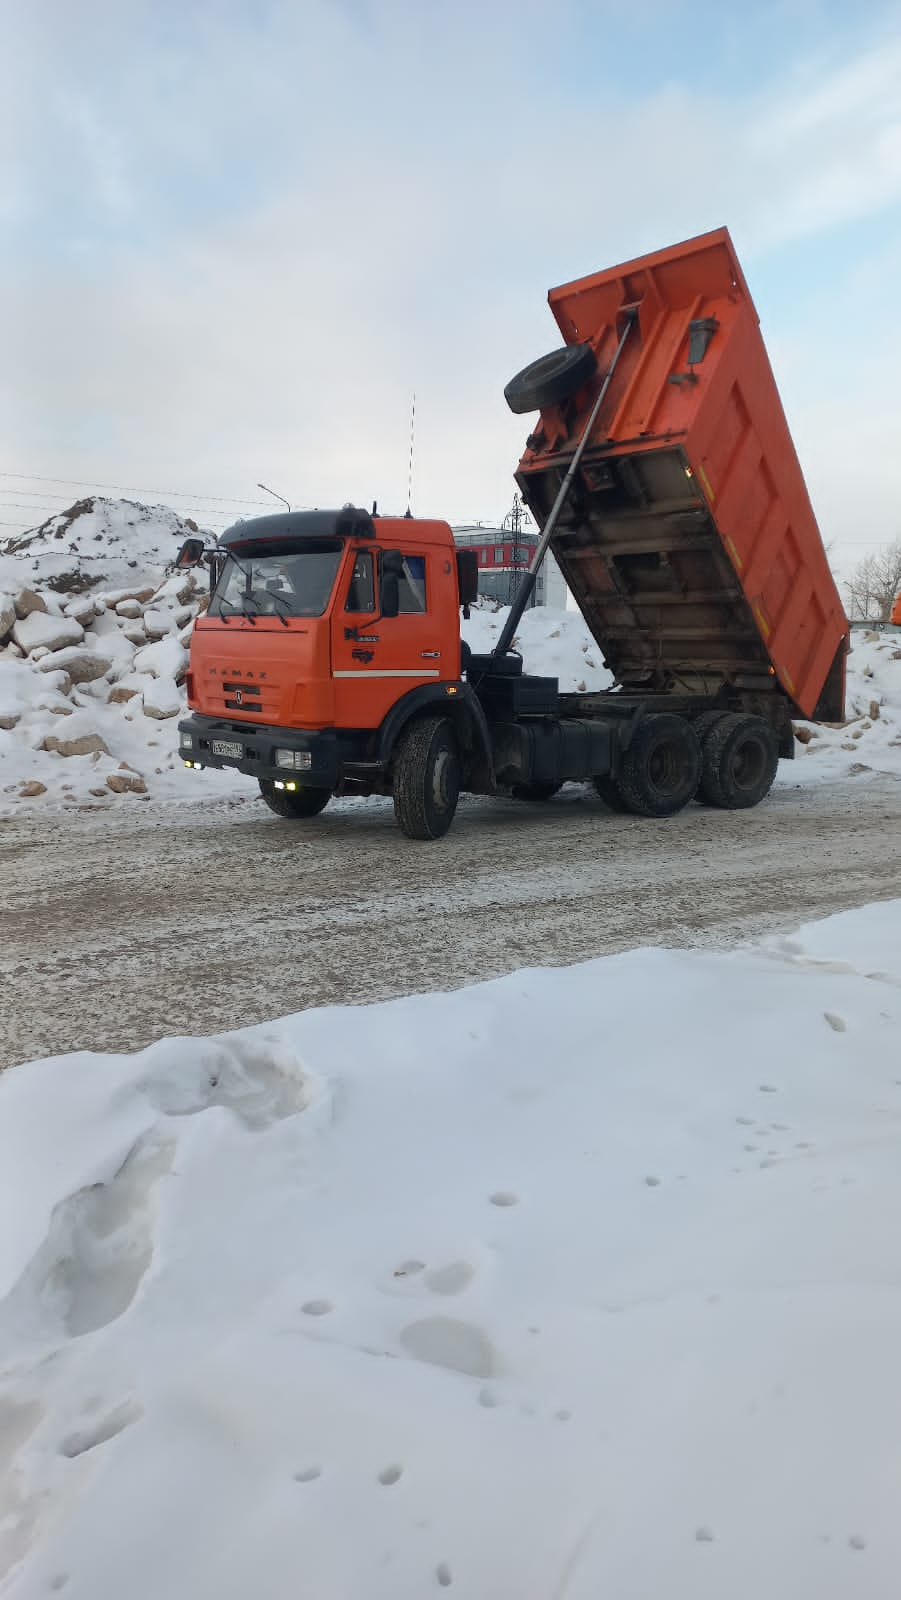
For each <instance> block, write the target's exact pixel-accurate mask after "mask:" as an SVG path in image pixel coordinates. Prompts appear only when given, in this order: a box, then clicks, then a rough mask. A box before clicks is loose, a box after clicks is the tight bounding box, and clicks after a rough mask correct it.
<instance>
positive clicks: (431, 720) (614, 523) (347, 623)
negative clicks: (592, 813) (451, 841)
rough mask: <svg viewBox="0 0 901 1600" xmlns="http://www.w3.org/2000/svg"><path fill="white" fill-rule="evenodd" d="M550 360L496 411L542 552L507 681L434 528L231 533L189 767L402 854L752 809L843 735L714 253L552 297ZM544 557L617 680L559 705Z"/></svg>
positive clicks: (659, 260)
mask: <svg viewBox="0 0 901 1600" xmlns="http://www.w3.org/2000/svg"><path fill="white" fill-rule="evenodd" d="M549 299H550V305H551V309H552V311H553V313H554V316H555V318H556V320H557V324H558V326H559V328H560V331H561V333H562V335H563V338H564V341H565V343H564V345H563V347H562V348H561V349H559V350H557V351H555V352H553V354H552V355H550V356H546V357H543V358H541V359H540V360H539V361H537V362H533V363H532V364H531V366H529V367H527V368H525V369H524V370H523V371H522V372H521V373H519V374H518V375H517V376H516V377H515V378H514V379H512V380H511V382H510V383H509V384H508V386H507V390H506V394H507V400H508V403H509V404H510V406H511V407H512V409H513V410H514V411H516V412H519V413H526V412H530V413H531V412H535V413H538V416H537V419H536V421H535V423H534V425H533V428H532V432H531V433H530V435H529V438H528V440H527V443H526V449H525V453H524V455H523V457H522V460H521V461H520V464H519V469H518V472H517V474H516V478H517V483H518V484H519V487H520V489H521V491H522V494H523V497H524V499H525V500H526V502H527V504H528V505H529V507H530V509H531V511H532V513H533V515H534V517H535V519H536V521H537V523H538V525H539V527H540V528H541V529H542V535H541V539H540V541H539V546H538V549H537V551H536V553H535V557H534V559H533V562H532V566H531V568H530V571H529V573H528V574H527V576H526V577H525V578H524V580H523V583H522V585H521V588H520V591H519V593H518V594H517V597H516V599H515V601H514V604H513V606H512V608H511V611H510V615H509V617H508V618H507V621H506V623H505V625H504V628H503V630H502V634H501V637H500V639H499V641H498V645H497V647H496V648H495V650H494V652H493V653H492V654H491V655H474V654H473V653H472V652H471V651H470V650H469V649H468V647H467V646H466V644H465V643H464V642H463V641H462V640H461V636H460V622H459V616H460V608H461V606H462V607H463V609H464V613H465V612H466V608H467V606H468V605H470V604H471V603H472V602H473V601H474V600H475V598H476V588H477V576H478V575H477V571H476V568H475V556H474V552H471V551H464V550H457V549H455V546H454V542H453V536H452V533H451V530H450V527H449V526H448V524H447V523H446V522H438V521H422V520H419V519H415V518H410V517H406V518H391V517H379V516H377V515H375V514H374V512H373V514H372V515H370V514H369V513H367V512H364V511H359V510H356V509H354V508H349V507H348V508H345V509H344V510H343V511H340V512H326V511H316V512H296V513H292V512H289V513H286V514H283V515H277V516H271V517H262V518H256V519H254V520H251V521H248V522H244V523H239V524H237V525H236V526H235V527H233V528H231V529H229V530H227V531H226V533H225V534H223V535H222V537H221V539H220V540H219V542H218V545H217V546H216V548H215V549H214V550H212V551H205V550H204V549H203V546H202V542H200V541H190V540H189V541H187V543H186V545H185V547H184V549H183V552H182V555H181V557H180V561H181V562H182V564H193V563H195V562H197V561H199V560H202V559H206V560H207V561H208V562H209V564H210V566H211V591H212V592H211V600H210V605H209V609H208V612H207V614H206V616H204V617H202V618H200V619H199V620H198V622H197V624H196V626H195V629H194V634H193V638H192V643H191V663H190V671H189V675H188V700H189V705H190V708H191V711H192V714H191V715H190V716H189V717H188V718H186V720H184V721H183V722H181V723H180V724H179V736H180V746H181V753H182V757H183V759H184V760H185V762H186V764H187V765H188V766H191V767H204V766H213V767H233V768H237V769H238V770H240V771H242V772H245V773H247V774H248V775H249V776H252V777H254V778H256V779H257V781H258V783H259V786H260V790H261V793H262V795H263V798H264V799H265V800H266V802H267V804H268V805H269V806H270V807H271V808H272V809H273V810H274V811H275V812H277V813H278V814H279V815H281V816H284V817H310V816H313V815H315V814H316V813H318V812H320V811H321V810H322V809H323V807H324V806H325V805H326V804H327V803H328V800H329V799H330V797H331V796H332V795H334V794H373V793H377V794H391V795H393V797H394V807H395V812H396V815H397V820H398V822H399V824H400V827H401V829H402V830H403V832H404V833H405V834H406V835H407V836H408V837H410V838H415V839H434V838H438V837H440V836H441V835H442V834H444V833H445V832H446V831H447V828H448V827H449V826H450V823H451V821H452V819H453V815H454V812H455V809H456V805H457V800H458V797H459V794H460V793H461V792H463V791H469V792H471V793H477V794H500V795H513V796H515V797H517V798H521V799H523V800H536V801H543V800H547V799H550V797H551V796H552V795H553V794H554V793H556V791H557V789H559V788H560V786H561V785H562V784H563V783H565V782H568V781H578V782H590V783H593V784H594V786H595V788H596V789H597V791H598V793H599V795H600V796H601V798H602V799H603V800H604V801H606V802H607V804H608V805H610V806H612V807H614V808H616V809H622V810H629V811H632V812H635V813H638V814H639V815H644V816H654V817H661V816H667V815H670V814H672V813H674V812H676V811H678V810H680V809H681V808H682V807H683V806H685V805H686V804H687V803H688V802H689V801H690V800H692V799H699V800H701V801H702V802H706V803H708V804H713V805H718V806H724V807H730V808H746V807H748V806H752V805H755V804H756V803H757V802H758V801H759V800H761V799H763V797H764V796H765V795H766V794H767V793H768V791H769V789H770V787H771V785H772V782H773V778H774V776H775V772H776V767H777V763H778V760H779V757H780V756H785V757H790V756H791V755H792V754H793V748H794V743H793V736H792V729H791V718H792V715H793V714H794V715H803V716H808V717H809V716H822V717H824V718H826V719H828V720H839V719H840V718H841V716H842V714H843V701H844V674H845V655H846V649H847V638H848V624H847V621H846V618H845V615H844V611H843V609H842V605H841V601H840V599H839V596H838V592H837V590H836V587H835V584H834V582H833V579H832V576H831V574H830V571H829V567H828V563H827V561H826V556H825V552H824V550H823V545H822V541H821V539H820V535H819V531H818V529H817V525H816V521H815V518H814V515H813V511H812V509H811V506H810V501H809V499H808V496H807V491H806V489H805V486H804V480H803V476H802V474H801V469H800V466H799V464H798V460H797V456H796V454H795V450H794V447H793V445H792V441H791V436H790V434H789V431H788V427H787V425H786V421H785V417H784V415H783V412H782V407H781V405H780V402H779V396H778V393H777V390H776V385H775V382H774V379H773V375H772V372H771V369H770V365H769V362H768V360H767V355H766V351H765V349H764V345H763V342H762V340H761V337H760V332H759V328H758V321H757V315H756V313H755V310H754V306H753V303H752V301H751V297H750V295H749V293H748V289H747V286H746V284H745V281H744V278H743V276H742V272H741V268H740V267H739V265H738V261H737V259H736V256H735V252H734V250H733V247H732V243H731V240H730V238H729V235H728V233H727V232H726V230H725V229H721V230H718V231H717V232H715V233H710V234H706V235H704V236H703V237H701V238H698V239H693V240H689V241H687V242H686V243H684V244H680V245H675V246H673V247H671V248H670V249H668V250H663V251H659V252H657V253H656V254H654V255H649V256H644V257H642V258H640V259H639V260H636V261H632V262H628V263H627V264H625V265H624V266H620V267H616V268H612V269H610V270H609V271H606V272H601V273H597V274H595V275H593V276H592V277H588V278H583V279H580V280H578V281H577V282H575V283H570V284H566V285H564V286H563V287H562V288H559V289H554V290H552V291H551V294H550V296H549ZM548 548H550V549H551V550H552V551H553V553H554V556H555V557H556V560H557V562H558V564H559V565H560V567H561V568H562V570H563V573H564V576H565V578H566V580H567V583H568V585H569V587H570V589H571V591H572V593H573V595H574V597H575V599H576V601H577V603H578V605H579V608H580V610H581V611H582V614H583V616H584V618H585V621H586V622H587V624H588V626H589V628H590V629H591V631H592V633H593V634H594V636H595V638H596V640H597V642H598V644H599V646H600V648H601V650H602V652H603V654H604V658H605V660H606V661H607V663H608V665H609V667H610V668H611V670H612V671H613V673H614V675H615V684H614V687H613V688H612V689H610V690H608V691H605V692H603V693H595V694H561V693H560V691H559V686H558V683H557V681H556V679H553V678H545V677H537V676H535V675H533V674H530V673H526V672H524V671H523V663H522V658H521V656H519V655H518V654H517V653H516V651H515V649H513V648H512V647H513V645H514V642H515V631H516V627H517V625H518V623H519V620H520V619H521V616H522V613H523V610H524V608H525V606H526V604H527V603H528V599H529V595H530V592H531V589H532V587H533V585H534V581H535V575H536V572H537V570H538V567H539V565H540V563H541V561H542V560H543V558H544V555H545V553H546V551H547V549H548Z"/></svg>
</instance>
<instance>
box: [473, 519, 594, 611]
mask: <svg viewBox="0 0 901 1600" xmlns="http://www.w3.org/2000/svg"><path fill="white" fill-rule="evenodd" d="M509 520H510V519H509V518H508V519H507V521H508V522H509ZM453 535H454V541H455V543H456V544H458V545H461V546H464V547H466V548H467V549H470V550H472V549H474V550H475V551H476V552H477V554H478V558H479V594H480V595H481V596H482V597H483V598H484V599H485V600H495V601H497V602H498V604H500V605H504V606H508V605H510V603H511V601H512V599H513V596H514V594H515V592H516V589H517V587H518V585H519V583H520V580H521V579H522V577H523V574H524V573H525V572H526V571H527V570H528V566H529V562H530V561H531V559H532V555H533V553H534V550H535V546H536V545H537V543H538V534H537V533H535V531H534V530H533V529H529V530H528V531H526V529H525V528H523V527H521V526H520V527H517V528H515V529H512V528H510V527H506V528H492V527H487V526H483V525H482V524H481V523H467V524H465V525H464V526H462V527H459V528H454V529H453ZM531 604H532V605H533V606H552V607H554V608H555V609H556V610H558V611H564V610H565V609H566V584H565V583H564V581H563V574H562V572H561V571H560V568H559V567H558V566H557V563H556V561H555V560H554V558H553V556H551V555H548V556H546V557H545V559H544V561H543V562H542V566H541V571H540V572H539V574H538V581H537V582H536V584H535V588H534V590H533V592H532V600H531Z"/></svg>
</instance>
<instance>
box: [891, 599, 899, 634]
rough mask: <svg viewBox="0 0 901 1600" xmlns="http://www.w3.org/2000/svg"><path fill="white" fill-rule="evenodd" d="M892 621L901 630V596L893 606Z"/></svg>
mask: <svg viewBox="0 0 901 1600" xmlns="http://www.w3.org/2000/svg"><path fill="white" fill-rule="evenodd" d="M891 621H892V622H893V623H894V624H895V626H896V627H898V628H901V594H899V596H898V598H897V600H896V601H895V604H894V605H893V606H892V615H891Z"/></svg>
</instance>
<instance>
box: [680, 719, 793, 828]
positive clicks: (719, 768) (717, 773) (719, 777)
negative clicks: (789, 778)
mask: <svg viewBox="0 0 901 1600" xmlns="http://www.w3.org/2000/svg"><path fill="white" fill-rule="evenodd" d="M778 765H779V742H778V739H777V737H776V733H775V731H774V730H773V728H771V726H770V724H769V723H768V722H765V721H764V719H763V717H752V716H743V715H742V714H741V713H733V714H730V715H727V716H725V717H722V718H720V720H719V722H717V723H716V725H715V726H714V727H713V728H711V730H710V732H709V733H708V735H707V737H706V739H705V740H704V747H703V751H702V755H701V783H700V793H701V796H702V797H703V799H705V800H706V801H707V803H708V804H709V805H712V806H720V807H722V808H723V809H724V810H727V811H746V810H748V809H750V807H751V806H756V805H759V804H760V801H761V800H763V799H764V798H765V797H766V795H768V794H769V792H770V789H771V788H772V786H773V779H774V778H775V776H776V769H777V767H778Z"/></svg>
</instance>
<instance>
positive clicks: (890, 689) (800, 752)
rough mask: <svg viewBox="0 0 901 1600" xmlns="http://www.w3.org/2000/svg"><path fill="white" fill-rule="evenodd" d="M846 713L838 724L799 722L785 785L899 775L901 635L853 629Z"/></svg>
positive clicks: (784, 772) (785, 770) (784, 775)
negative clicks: (873, 774)
mask: <svg viewBox="0 0 901 1600" xmlns="http://www.w3.org/2000/svg"><path fill="white" fill-rule="evenodd" d="M845 713H846V717H847V721H846V722H844V723H843V724H841V725H840V726H835V725H829V724H825V723H814V722H805V723H796V724H795V732H796V734H797V738H798V742H797V744H796V748H795V754H796V756H797V757H798V758H799V759H798V760H797V762H796V764H795V767H794V769H793V768H792V767H791V766H786V765H783V766H782V767H781V768H780V772H781V775H782V781H783V782H792V781H794V782H798V781H800V782H802V783H810V782H811V781H812V780H815V779H823V780H827V781H831V782H834V781H835V779H836V778H844V777H852V778H862V777H864V776H866V775H868V774H871V773H879V772H883V773H885V772H890V773H893V774H895V775H896V776H899V775H901V632H899V633H890V632H886V633H876V632H875V631H874V632H872V633H865V632H863V631H862V630H858V629H854V630H853V631H852V634H851V654H850V656H849V657H848V690H847V696H846V701H845Z"/></svg>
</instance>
